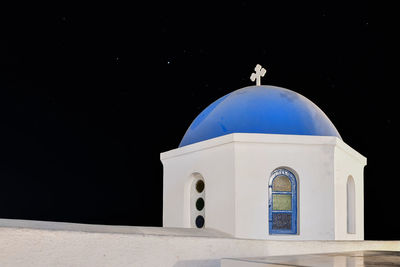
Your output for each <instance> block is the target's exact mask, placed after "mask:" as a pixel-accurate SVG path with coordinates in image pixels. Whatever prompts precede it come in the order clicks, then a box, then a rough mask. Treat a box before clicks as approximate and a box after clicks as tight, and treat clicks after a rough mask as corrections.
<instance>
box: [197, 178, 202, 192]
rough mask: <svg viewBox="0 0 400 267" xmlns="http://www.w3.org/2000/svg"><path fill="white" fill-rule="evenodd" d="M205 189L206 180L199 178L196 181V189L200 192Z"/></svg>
mask: <svg viewBox="0 0 400 267" xmlns="http://www.w3.org/2000/svg"><path fill="white" fill-rule="evenodd" d="M203 190H204V182H203V181H202V180H198V181H197V183H196V191H197V192H198V193H201V192H203Z"/></svg>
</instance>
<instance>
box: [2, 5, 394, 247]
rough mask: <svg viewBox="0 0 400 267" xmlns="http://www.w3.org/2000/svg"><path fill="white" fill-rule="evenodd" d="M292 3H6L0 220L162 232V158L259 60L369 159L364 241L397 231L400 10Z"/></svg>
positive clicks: (271, 79) (271, 77)
mask: <svg viewBox="0 0 400 267" xmlns="http://www.w3.org/2000/svg"><path fill="white" fill-rule="evenodd" d="M165 2H167V1H165ZM276 2H279V4H277V3H276ZM297 2H298V1H293V2H286V1H285V2H283V1H263V2H262V3H257V2H250V1H240V2H235V3H232V2H230V3H229V4H220V5H219V6H218V5H216V4H215V3H214V4H212V5H206V4H204V3H203V2H193V3H192V4H190V5H188V4H185V5H182V6H180V5H173V4H171V3H169V2H168V3H164V4H161V5H160V4H158V3H149V4H148V5H143V4H140V5H135V4H132V3H131V4H130V5H129V6H122V5H117V4H115V5H113V6H108V5H104V6H101V5H100V4H96V5H90V6H89V5H88V6H82V5H80V6H63V5H61V4H60V5H58V6H37V5H36V4H35V6H32V7H31V6H23V7H21V6H20V7H18V8H17V9H12V8H9V9H8V8H3V9H2V11H1V13H2V14H1V16H0V17H1V18H0V27H1V28H0V30H1V33H0V41H1V43H0V179H1V180H0V181H1V186H0V203H2V204H1V205H0V218H17V219H35V220H52V221H67V222H80V223H96V224H122V225H144V226H161V224H162V165H161V162H160V161H159V153H160V152H163V151H167V150H170V149H173V148H176V147H177V146H178V144H179V142H180V140H181V138H182V137H183V135H184V133H185V131H186V129H187V127H188V126H189V125H190V123H191V121H192V120H193V119H194V118H195V117H196V116H197V115H198V113H199V112H201V111H202V110H203V109H204V108H205V107H206V106H208V105H209V104H210V103H211V102H213V101H214V100H216V99H218V98H219V97H221V96H223V95H225V94H227V93H229V92H231V91H233V90H236V89H238V88H241V87H244V86H248V85H250V84H251V82H250V80H249V76H250V74H251V72H252V70H253V68H254V66H255V65H256V64H257V63H260V64H262V65H263V66H265V67H266V68H267V69H268V73H267V75H266V77H265V78H264V79H263V83H264V84H272V85H276V86H282V87H285V88H288V89H292V90H294V91H296V92H298V93H300V94H302V95H304V96H305V97H307V98H309V99H310V100H311V101H313V102H314V103H315V104H317V105H318V106H319V107H320V108H321V109H322V110H323V111H324V112H325V113H326V114H327V115H328V117H329V118H330V119H331V121H332V122H333V123H334V124H335V126H336V128H337V129H338V131H339V132H340V134H341V136H342V138H343V140H344V141H345V142H346V143H347V144H349V145H350V146H352V147H353V148H355V149H356V150H357V151H359V152H360V153H362V154H363V155H364V156H366V157H367V158H368V165H367V167H366V168H365V237H366V239H400V230H399V228H398V222H397V220H396V217H397V216H398V215H397V210H398V203H399V193H398V192H399V186H400V182H399V179H400V178H399V175H398V173H399V170H398V169H397V166H398V158H399V157H398V156H397V153H398V149H397V148H398V144H397V143H398V134H397V131H398V130H397V127H395V126H396V125H397V124H398V123H397V122H398V112H397V111H396V110H397V107H398V100H397V98H398V97H397V94H396V93H397V91H398V85H397V84H398V76H399V75H398V70H399V67H398V58H399V57H398V55H399V53H398V51H397V50H398V47H400V46H398V41H396V38H397V35H398V32H399V27H398V18H399V17H400V16H399V14H398V13H397V11H396V10H397V9H395V8H394V7H393V6H384V4H382V3H381V4H379V5H377V4H371V3H368V2H365V1H363V2H353V3H351V4H349V3H346V4H341V3H339V2H337V1H332V2H322V1H316V2H314V3H312V2H307V3H297ZM302 2H304V1H302ZM316 216H318V215H317V214H316Z"/></svg>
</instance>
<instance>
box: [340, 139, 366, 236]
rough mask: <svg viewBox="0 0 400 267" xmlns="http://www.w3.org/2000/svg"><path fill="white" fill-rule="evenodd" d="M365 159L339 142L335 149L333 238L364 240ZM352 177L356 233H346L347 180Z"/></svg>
mask: <svg viewBox="0 0 400 267" xmlns="http://www.w3.org/2000/svg"><path fill="white" fill-rule="evenodd" d="M365 165H366V158H365V157H363V156H362V155H361V154H359V153H358V152H357V151H355V150H354V149H352V148H351V147H349V146H348V145H346V144H345V143H344V142H343V141H339V142H338V145H337V146H336V147H335V238H336V240H363V239H364V166H365ZM350 175H351V176H352V177H353V179H354V183H355V194H356V198H355V200H356V205H355V206H356V233H355V234H348V233H347V191H346V189H347V179H348V177H349V176H350Z"/></svg>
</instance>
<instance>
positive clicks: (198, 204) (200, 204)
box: [196, 197, 204, 211]
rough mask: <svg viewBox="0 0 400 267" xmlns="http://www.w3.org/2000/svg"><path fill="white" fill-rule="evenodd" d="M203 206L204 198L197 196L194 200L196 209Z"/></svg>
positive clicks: (200, 208) (199, 209)
mask: <svg viewBox="0 0 400 267" xmlns="http://www.w3.org/2000/svg"><path fill="white" fill-rule="evenodd" d="M203 208H204V199H203V198H202V197H200V198H198V199H197V201H196V209H197V210H198V211H201V210H202V209H203Z"/></svg>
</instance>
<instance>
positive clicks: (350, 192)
mask: <svg viewBox="0 0 400 267" xmlns="http://www.w3.org/2000/svg"><path fill="white" fill-rule="evenodd" d="M346 191H347V233H348V234H355V233H356V186H355V184H354V179H353V177H352V176H349V177H348V178H347V190H346Z"/></svg>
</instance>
